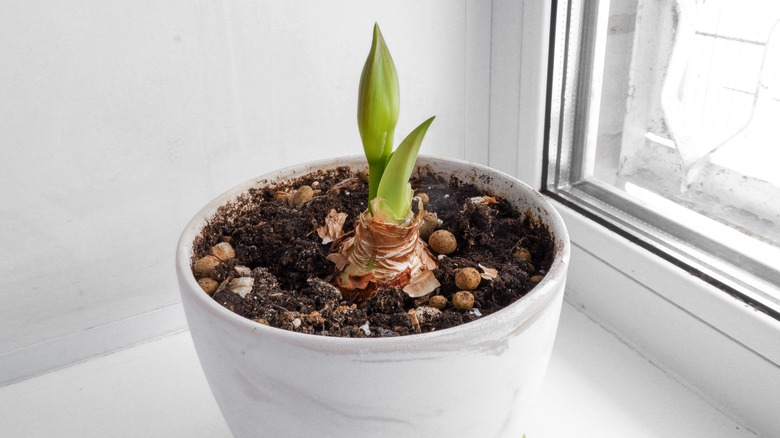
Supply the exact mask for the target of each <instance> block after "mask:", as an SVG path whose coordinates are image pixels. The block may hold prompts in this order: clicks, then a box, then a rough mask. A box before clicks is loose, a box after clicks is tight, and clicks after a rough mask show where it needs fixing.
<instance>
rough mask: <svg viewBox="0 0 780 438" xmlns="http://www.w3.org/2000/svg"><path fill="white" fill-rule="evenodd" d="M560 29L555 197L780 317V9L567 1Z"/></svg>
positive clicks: (760, 3)
mask: <svg viewBox="0 0 780 438" xmlns="http://www.w3.org/2000/svg"><path fill="white" fill-rule="evenodd" d="M556 20H557V25H556V27H557V35H556V43H555V44H556V47H555V50H556V54H555V62H554V63H553V65H554V72H553V90H552V93H553V96H552V98H553V102H552V103H551V111H552V114H551V121H552V123H551V126H552V127H553V132H552V133H551V135H550V139H551V142H550V154H549V157H550V160H549V164H550V167H549V171H548V175H551V178H550V181H549V184H550V185H551V187H550V188H551V190H552V191H554V192H558V193H560V194H562V195H563V196H568V197H570V198H571V199H570V200H573V201H577V202H584V203H590V204H591V207H593V208H595V209H596V210H599V209H600V210H601V211H602V212H606V214H607V215H614V216H615V217H616V218H621V219H620V220H619V221H618V222H621V223H623V224H628V225H627V226H626V227H627V228H633V229H635V230H639V231H640V232H641V233H644V234H645V235H647V236H651V235H654V236H656V237H653V239H656V240H659V239H660V241H662V242H661V243H657V244H656V245H657V246H659V247H660V246H666V247H667V248H671V252H672V253H674V254H675V257H681V258H684V259H686V263H688V261H690V260H694V261H693V262H691V264H692V265H695V266H696V267H697V268H699V267H701V268H703V269H704V270H705V271H707V272H708V275H712V276H713V277H715V278H717V279H718V281H720V282H723V283H727V284H728V285H729V286H730V287H731V286H734V287H738V288H745V289H748V290H749V292H748V293H749V294H752V295H751V296H753V297H754V298H755V299H756V300H758V301H760V302H761V303H763V304H762V305H766V306H768V307H769V308H772V309H775V311H776V310H777V309H778V308H780V306H779V305H780V292H778V287H780V272H778V271H779V270H780V169H779V168H780V2H778V1H776V0H750V1H744V0H612V1H598V2H596V1H593V2H590V1H588V2H584V1H562V2H559V3H558V11H557V17H556ZM567 30H568V32H566V31H567ZM616 211H618V213H615V212H616ZM628 216H631V217H630V218H629V217H628ZM613 219H614V218H613ZM648 238H649V237H648Z"/></svg>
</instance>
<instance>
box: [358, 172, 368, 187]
mask: <svg viewBox="0 0 780 438" xmlns="http://www.w3.org/2000/svg"><path fill="white" fill-rule="evenodd" d="M358 178H360V180H361V181H363V182H364V183H366V184H368V169H363V170H361V171H360V172H358Z"/></svg>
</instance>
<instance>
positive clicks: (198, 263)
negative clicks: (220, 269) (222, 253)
mask: <svg viewBox="0 0 780 438" xmlns="http://www.w3.org/2000/svg"><path fill="white" fill-rule="evenodd" d="M219 264H220V261H219V259H218V258H216V257H214V256H213V255H207V256H205V257H201V258H199V259H198V260H195V264H193V265H192V272H193V273H194V274H195V276H196V277H198V278H200V277H208V276H209V275H211V273H212V272H214V270H215V269H217V266H219Z"/></svg>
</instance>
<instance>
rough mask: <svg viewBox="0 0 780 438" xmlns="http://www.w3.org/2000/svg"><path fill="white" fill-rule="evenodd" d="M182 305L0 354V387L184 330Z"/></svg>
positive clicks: (163, 308)
mask: <svg viewBox="0 0 780 438" xmlns="http://www.w3.org/2000/svg"><path fill="white" fill-rule="evenodd" d="M186 328H187V322H186V320H185V318H184V309H183V308H182V305H181V303H178V304H174V305H171V306H166V307H162V308H160V309H156V310H153V311H151V312H147V313H144V314H141V315H136V316H132V317H130V318H126V319H122V320H119V321H115V322H112V323H109V324H105V325H101V326H97V327H93V328H90V329H87V330H83V331H80V332H77V333H72V334H69V335H65V336H62V337H59V338H56V339H51V340H48V341H45V342H41V343H39V344H35V345H31V346H28V347H24V348H21V349H18V350H14V351H9V352H7V353H3V354H1V355H0V387H1V386H5V385H8V384H11V383H14V382H18V381H20V380H25V379H28V378H30V377H34V376H37V375H39V374H43V373H47V372H49V371H54V370H56V369H60V368H64V367H66V366H69V365H73V364H75V363H78V362H82V361H85V360H87V359H91V358H94V357H96V356H103V355H106V354H108V353H111V352H114V351H116V350H121V349H123V348H127V347H130V346H132V345H136V344H139V343H142V342H146V341H149V340H152V339H155V338H158V337H160V336H164V335H167V334H171V333H175V332H177V331H182V330H186Z"/></svg>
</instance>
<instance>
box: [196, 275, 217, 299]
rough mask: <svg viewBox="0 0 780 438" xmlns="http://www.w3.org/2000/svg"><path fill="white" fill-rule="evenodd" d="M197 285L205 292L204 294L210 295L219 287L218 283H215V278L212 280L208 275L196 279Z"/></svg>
mask: <svg viewBox="0 0 780 438" xmlns="http://www.w3.org/2000/svg"><path fill="white" fill-rule="evenodd" d="M198 286H200V288H201V289H203V292H206V294H208V295H209V296H211V295H214V292H216V291H217V288H218V287H219V283H217V282H216V280H212V279H210V278H208V277H204V278H201V279H198Z"/></svg>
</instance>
